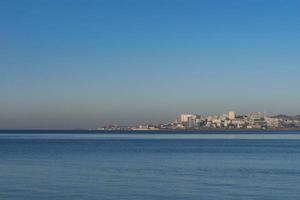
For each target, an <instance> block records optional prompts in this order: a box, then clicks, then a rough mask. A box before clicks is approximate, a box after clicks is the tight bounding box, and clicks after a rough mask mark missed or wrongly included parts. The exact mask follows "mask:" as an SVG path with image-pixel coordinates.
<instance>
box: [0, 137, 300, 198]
mask: <svg viewBox="0 0 300 200" xmlns="http://www.w3.org/2000/svg"><path fill="white" fill-rule="evenodd" d="M239 133H240V134H239ZM274 133H275V134H273V133H272V132H271V133H269V132H268V134H263V135H261V134H262V133H261V132H259V133H258V134H260V135H256V134H255V132H254V134H253V132H252V133H250V134H249V133H248V132H246V134H245V133H244V132H235V134H234V135H232V134H228V133H226V134H225V135H224V134H220V132H218V133H216V134H211V135H210V134H200V135H199V134H197V135H196V134H194V132H193V133H189V134H186V133H177V134H176V135H169V134H167V135H166V134H164V135H159V134H150V135H145V134H134V135H132V134H117V135H115V134H87V133H78V132H77V133H76V134H66V133H64V134H58V133H56V134H47V133H45V132H43V134H38V133H36V132H35V133H34V134H33V133H26V134H22V132H17V133H14V132H9V133H7V134H5V132H2V133H1V134H0V199H1V200H21V199H22V200H24V199H30V200H41V199H43V200H49V199H55V200H60V199H66V200H94V199H95V200H96V199H97V200H99V199H100V200H102V199H103V200H120V199H122V200H123V199H126V200H127V199H128V200H141V199H142V200H150V199H151V200H152V199H155V200H160V199H162V200H165V199H172V200H179V199H184V200H192V199H193V200H199V199H204V200H227V199H228V200H229V199H230V200H232V199H236V200H241V199H243V200H250V199H262V200H268V199H270V200H276V199H278V200H283V199H284V200H289V199H299V197H300V135H299V134H297V133H299V132H279V133H278V132H274Z"/></svg>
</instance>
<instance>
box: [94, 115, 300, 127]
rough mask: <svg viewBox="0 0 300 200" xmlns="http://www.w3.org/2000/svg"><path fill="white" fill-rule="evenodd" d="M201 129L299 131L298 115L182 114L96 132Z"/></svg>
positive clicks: (299, 116)
mask: <svg viewBox="0 0 300 200" xmlns="http://www.w3.org/2000/svg"><path fill="white" fill-rule="evenodd" d="M201 129H300V115H297V116H288V115H276V116H267V115H266V114H265V113H264V112H253V113H246V114H237V113H236V112H233V111H231V112H228V113H226V114H222V115H219V116H218V115H217V116H202V115H198V114H191V113H183V114H181V115H180V116H179V117H178V119H176V120H175V121H174V122H170V123H166V124H141V125H138V126H136V127H126V126H125V127H124V126H119V125H117V124H112V125H108V126H104V127H101V128H97V130H145V131H146V130H201Z"/></svg>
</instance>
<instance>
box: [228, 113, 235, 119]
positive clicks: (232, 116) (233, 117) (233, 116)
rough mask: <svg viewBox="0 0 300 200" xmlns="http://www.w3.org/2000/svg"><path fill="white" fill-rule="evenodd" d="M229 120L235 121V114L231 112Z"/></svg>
mask: <svg viewBox="0 0 300 200" xmlns="http://www.w3.org/2000/svg"><path fill="white" fill-rule="evenodd" d="M228 119H230V120H234V119H235V112H233V111H231V112H229V113H228Z"/></svg>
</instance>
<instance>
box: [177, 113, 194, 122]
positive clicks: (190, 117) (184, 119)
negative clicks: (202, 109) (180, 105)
mask: <svg viewBox="0 0 300 200" xmlns="http://www.w3.org/2000/svg"><path fill="white" fill-rule="evenodd" d="M196 119H197V115H193V114H181V115H180V122H188V121H189V120H196Z"/></svg>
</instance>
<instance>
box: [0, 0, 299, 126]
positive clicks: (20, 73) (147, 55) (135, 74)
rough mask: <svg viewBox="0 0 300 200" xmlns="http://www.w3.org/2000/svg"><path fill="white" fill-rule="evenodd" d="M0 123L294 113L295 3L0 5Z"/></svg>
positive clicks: (65, 1) (165, 0) (164, 0)
mask: <svg viewBox="0 0 300 200" xmlns="http://www.w3.org/2000/svg"><path fill="white" fill-rule="evenodd" d="M0 27H1V29H0V43H1V48H0V92H1V97H0V129H64V128H89V127H100V126H103V125H106V124H111V123H118V124H120V125H136V124H140V123H160V122H162V123H164V122H169V121H172V120H173V119H175V118H176V117H177V116H178V115H179V114H180V113H197V114H201V115H214V114H220V113H227V112H228V111H231V110H234V111H235V112H237V113H247V112H258V111H260V112H266V113H267V114H268V115H276V114H288V115H298V114H300V106H299V102H300V93H299V91H298V90H299V89H298V87H299V85H300V79H299V74H300V56H299V52H300V37H299V35H300V1H299V0H291V1H283V0H266V1H260V0H245V1H238V0H229V1H221V0H206V1H183V0H181V1H179V0H174V1H169V0H161V1H138V0H131V1H117V0H113V1H83V0H81V1H70V0H59V1H58V0H54V1H53V0H51V1H50V0H45V1H31V0H27V1H18V3H16V1H14V0H13V1H1V2H0Z"/></svg>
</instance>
